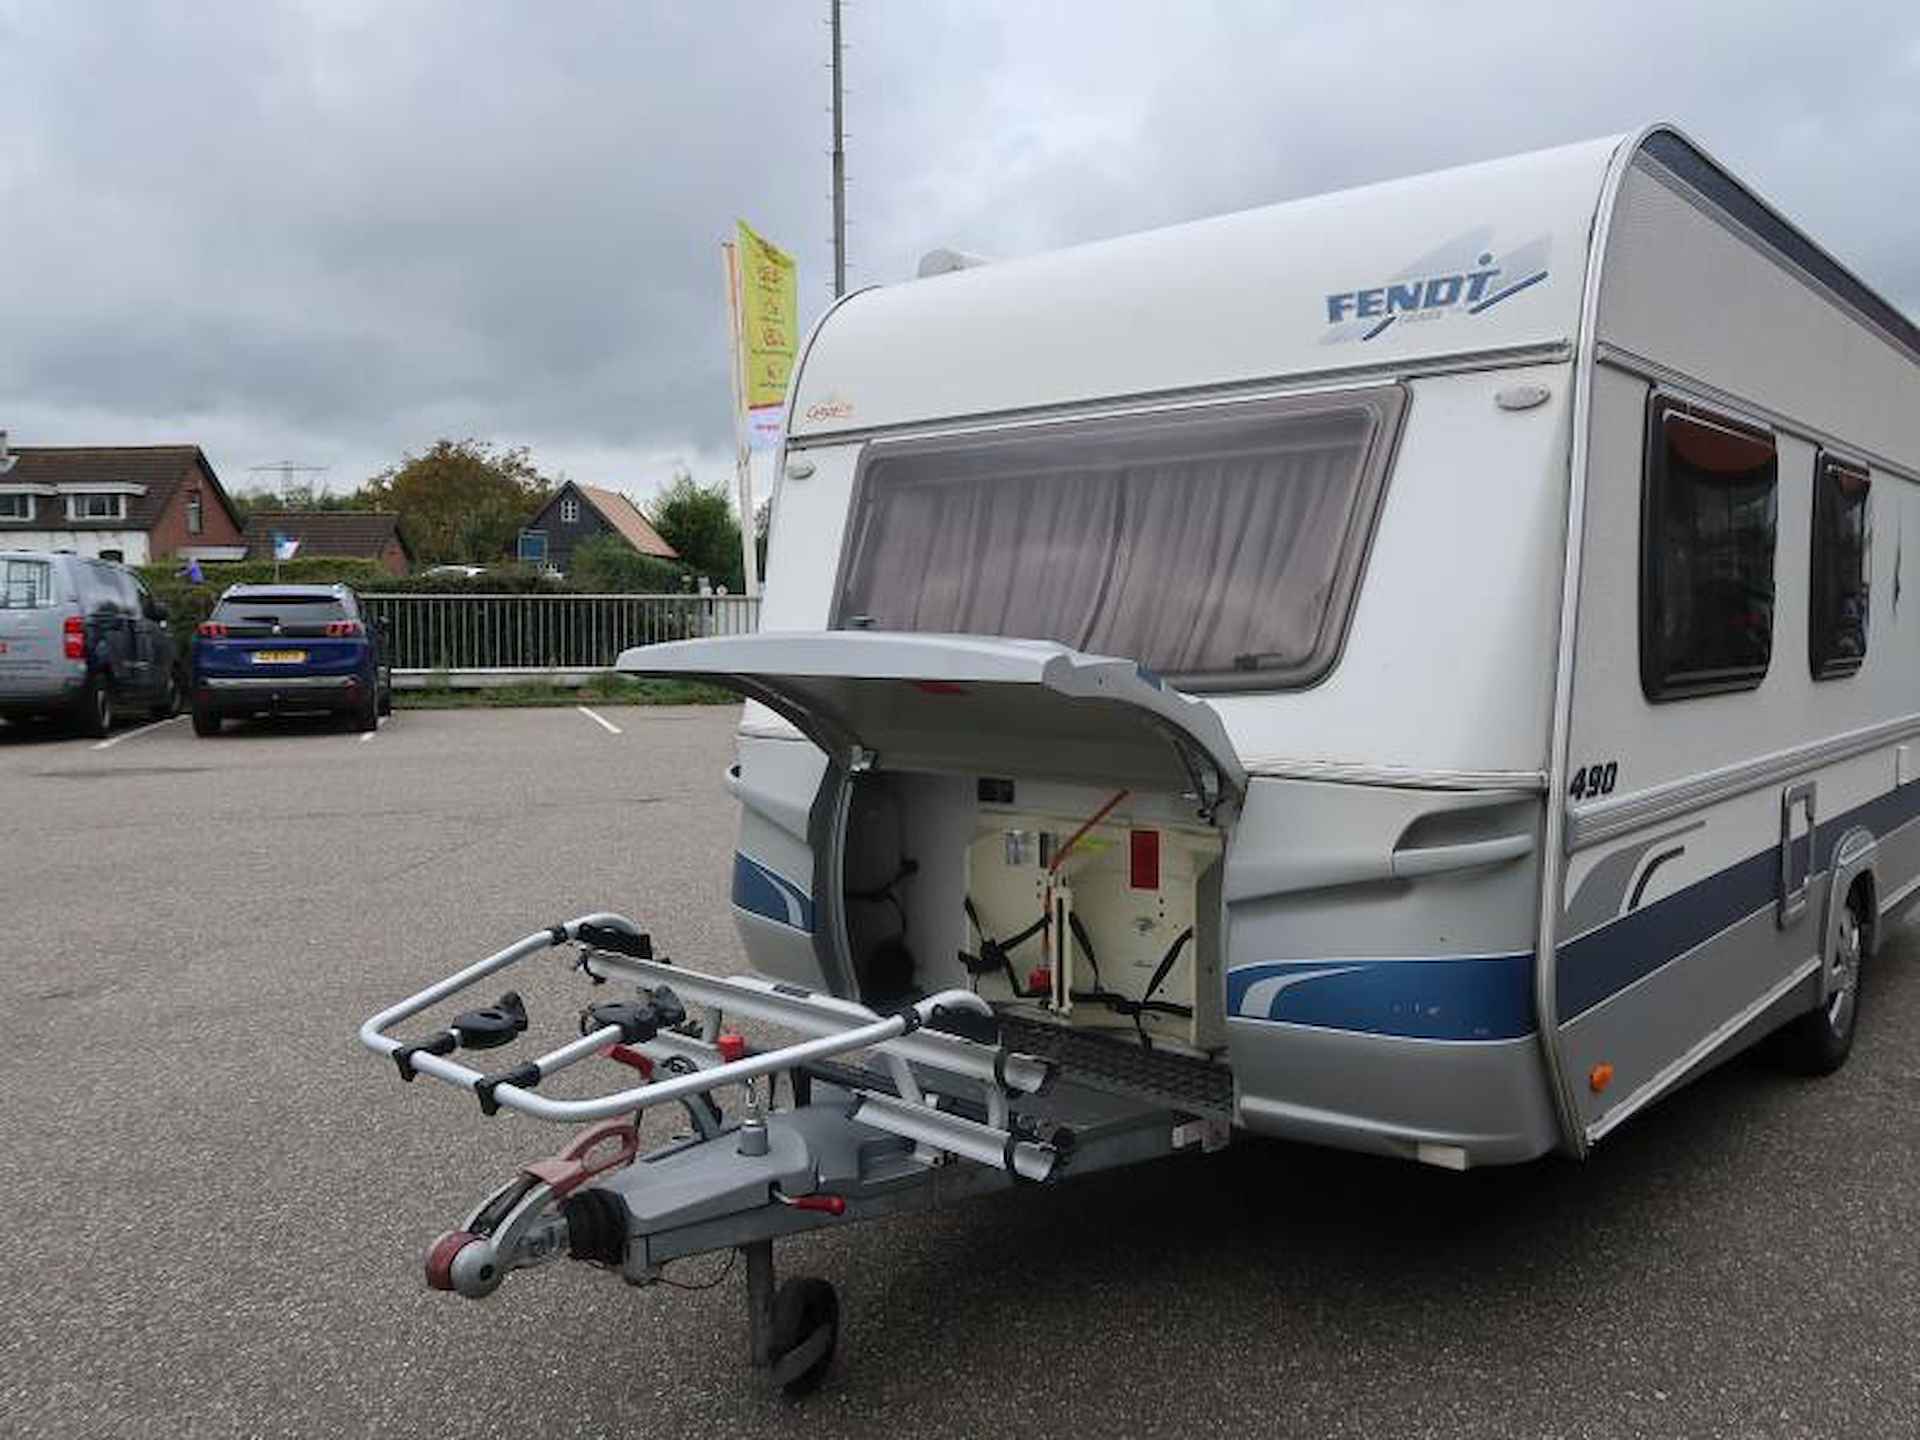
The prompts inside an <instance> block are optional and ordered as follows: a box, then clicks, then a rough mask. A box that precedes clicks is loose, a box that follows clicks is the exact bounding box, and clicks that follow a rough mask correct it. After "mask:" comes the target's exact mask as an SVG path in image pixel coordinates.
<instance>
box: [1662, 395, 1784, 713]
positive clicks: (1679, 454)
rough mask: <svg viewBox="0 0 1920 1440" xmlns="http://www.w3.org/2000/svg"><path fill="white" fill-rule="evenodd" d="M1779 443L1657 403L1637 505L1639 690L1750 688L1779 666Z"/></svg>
mask: <svg viewBox="0 0 1920 1440" xmlns="http://www.w3.org/2000/svg"><path fill="white" fill-rule="evenodd" d="M1777 476H1778V459H1777V455H1776V451H1775V446H1774V440H1773V436H1772V435H1770V434H1768V433H1767V432H1765V431H1762V430H1755V429H1752V428H1751V427H1749V426H1746V425H1742V424H1740V423H1739V422H1737V421H1734V420H1729V419H1726V418H1724V417H1722V416H1718V415H1714V414H1711V413H1709V412H1707V411H1704V410H1702V409H1701V408H1700V407H1698V406H1694V405H1691V404H1689V403H1687V402H1685V401H1681V400H1676V399H1673V398H1671V397H1668V396H1662V395H1656V396H1655V397H1654V399H1653V401H1652V402H1651V406H1650V408H1649V411H1648V424H1647V463H1646V476H1645V486H1644V491H1643V493H1642V496H1641V527H1642V536H1641V541H1642V543H1641V555H1640V685H1641V689H1642V690H1643V692H1644V693H1645V694H1646V697H1647V698H1648V699H1649V700H1676V699H1681V698H1684V697H1686V696H1690V695H1712V694H1719V693H1723V692H1725V691H1729V690H1751V689H1753V688H1754V687H1755V686H1757V685H1759V683H1760V682H1761V680H1763V679H1764V678H1765V677H1766V673H1767V667H1768V665H1769V664H1770V663H1771V662H1772V659H1773V595H1774V586H1773V550H1774V532H1775V529H1776V526H1777V523H1778V514H1779V501H1778V496H1777V494H1776V481H1777Z"/></svg>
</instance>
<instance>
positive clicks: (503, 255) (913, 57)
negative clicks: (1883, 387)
mask: <svg viewBox="0 0 1920 1440" xmlns="http://www.w3.org/2000/svg"><path fill="white" fill-rule="evenodd" d="M822 9H823V7H822V6H821V5H818V4H812V3H793V4H783V5H778V6H769V5H763V4H750V3H726V4H702V5H697V6H696V5H692V4H668V3H660V4H656V5H652V6H645V5H632V4H613V3H605V4H592V5H589V4H569V5H566V6H551V7H550V6H533V5H516V4H507V3H453V0H443V3H437V4H436V3H421V4H414V5H405V6H396V5H390V4H381V3H358V4H343V3H332V4H314V5H311V6H302V5H293V4H267V3H244V0H225V3H208V4H204V5H201V6H196V7H191V8H188V7H179V6H173V5H160V4H151V5H149V4H139V3H125V4H115V5H111V6H104V5H99V6H96V5H77V4H64V3H58V0H44V3H32V4H29V3H21V0H0V54H4V55H5V57H6V61H5V65H4V71H3V72H0V425H6V426H8V427H10V428H11V429H12V430H13V432H14V434H15V437H16V439H17V440H18V441H20V442H21V443H32V442H33V441H35V440H41V441H49V442H51V441H77V440H123V441H139V440H147V439H167V438H181V437H185V438H196V439H201V440H202V441H203V442H204V443H207V444H208V445H209V447H210V449H211V450H212V452H213V456H214V460H215V463H216V465H217V466H219V467H220V468H221V470H222V472H223V473H224V474H226V475H227V476H228V478H229V479H230V480H235V479H238V478H241V477H243V476H244V472H245V470H246V468H247V467H248V466H249V465H252V464H256V463H259V462H261V461H264V460H270V459H278V458H280V457H281V456H282V455H287V454H291V455H293V456H294V458H300V459H311V460H314V461H316V462H319V463H328V464H331V465H332V466H333V467H334V468H333V471H332V478H333V480H334V482H335V483H339V484H352V483H355V482H357V481H358V480H359V479H360V478H363V476H364V475H365V474H366V473H370V471H371V470H373V469H377V468H379V467H380V466H381V465H384V464H386V463H389V462H390V461H391V460H393V459H394V458H397V456H398V455H399V453H400V452H401V451H402V450H403V449H407V448H413V449H418V448H420V447H422V446H424V445H426V444H427V443H429V442H430V441H431V440H432V439H433V438H434V437H435V435H437V434H442V433H451V434H475V435H480V436H484V437H490V438H494V439H497V440H499V441H502V442H503V443H511V444H519V443H525V444H529V445H531V446H532V447H533V449H534V452H535V456H536V458H537V459H539V460H541V461H542V462H543V463H546V464H547V465H549V466H550V467H552V468H566V469H569V470H571V471H573V472H574V473H577V474H580V475H582V477H583V478H590V479H594V480H599V481H603V482H609V483H615V484H621V485H624V486H627V487H628V488H631V489H635V490H642V489H646V488H650V487H651V486H652V485H654V484H657V483H659V482H660V481H662V480H664V479H665V478H666V474H667V467H668V464H669V463H670V457H674V456H684V457H686V458H687V459H688V460H689V462H690V463H693V464H695V465H696V466H697V467H699V468H700V469H701V470H702V472H703V473H708V474H712V475H713V476H714V477H715V478H718V476H719V475H720V474H723V473H724V471H725V468H726V462H725V460H724V456H725V454H726V452H727V448H728V446H729V444H730V429H729V421H728V415H727V382H726V370H725V351H724V345H723V341H722V335H721V326H720V316H721V299H720V271H719V258H718V253H717V244H718V241H719V240H720V239H721V238H722V237H723V236H724V235H725V234H726V232H727V230H728V228H729V227H730V225H731V222H732V220H733V218H734V217H735V216H736V215H740V216H743V217H745V218H748V219H750V220H752V221H753V222H754V223H756V224H757V225H758V226H759V227H760V228H761V229H762V230H763V231H764V232H765V233H766V234H767V235H769V236H770V237H771V238H773V239H774V240H775V241H776V242H778V243H782V244H784V245H786V246H787V247H788V248H790V249H792V250H794V251H795V253H796V254H797V255H798V257H799V259H800V262H801V271H802V299H803V305H802V309H803V315H804V316H808V317H810V316H811V315H812V314H815V313H817V312H818V311H819V309H820V308H821V307H822V306H823V305H824V303H825V300H826V298H827V297H826V290H825V280H826V277H827V274H828V261H829V257H828V250H827V243H826V239H827V224H828V218H827V206H826V189H827V167H826V161H825V156H824V150H825V147H826V143H827V137H826V117H825V114H824V109H825V104H826V77H825V71H824V68H823V65H824V60H825V47H826V35H825V29H824V26H823V24H822V23H821V21H822V13H821V12H822ZM847 14H848V27H849V37H850V40H851V49H850V51H849V54H848V65H849V84H850V86H851V95H850V97H849V127H850V130H851V132H852V138H851V141H850V147H849V155H850V159H849V164H850V171H851V175H852V185H851V192H850V214H851V218H852V220H853V228H852V231H851V237H850V246H851V257H852V261H853V278H854V280H855V281H856V282H857V283H871V282H874V281H887V280H893V279H898V278H902V277H904V276H906V275H909V274H911V272H912V268H913V264H914V262H915V260H916V259H917V257H918V255H919V254H920V253H921V252H922V251H924V250H926V249H929V248H931V247H933V246H935V245H942V244H952V245H957V246H959V247H961V248H965V249H971V250H979V251H983V252H986V253H989V254H1016V253H1021V252H1025V251H1031V250H1035V249H1040V248H1045V247H1049V246H1053V245H1059V244H1067V243H1073V242H1075V241H1080V240H1085V239H1091V238H1095V237H1099V236H1103V235H1109V234H1115V233H1121V232H1125V231H1128V230H1135V229H1141V228H1145V227H1148V226H1152V225H1158V224H1166V223H1171V222H1175V221H1178V220H1182V219H1188V218H1193V217H1196V216H1200V215H1205V214H1211V213H1217V212H1219V211H1222V210H1230V209H1238V208H1243V207H1246V206H1249V205H1257V204H1264V203H1269V202H1272V201H1275V200H1280V199H1286V198H1290V197H1292V196H1296V195H1301V194H1308V193H1313V192H1315V191H1319V190H1324V189H1329V188H1334V187H1338V186H1344V185H1351V184H1358V183H1364V182H1367V181H1371V180H1376V179H1381V178H1386V177H1390V176H1393V175H1397V174H1404V173H1409V172H1413V171H1418V170H1422V169H1428V168H1432V167H1435V166H1439V165H1445V164H1454V163H1459V162H1462V161H1467V160H1473V159H1482V158H1490V157H1493V156H1497V155H1502V154H1508V153H1512V152H1515V151H1518V150H1523V149H1528V148H1532V147H1535V146H1539V145H1544V144H1553V143H1558V142H1562V141H1568V140H1575V139H1581V138H1586V137H1589V136H1592V135H1598V134H1603V133H1607V132H1610V131H1616V130H1622V129H1626V128H1630V127H1631V126H1633V125H1636V124H1638V123H1640V122H1642V121H1643V120H1645V119H1649V118H1655V117H1670V118H1675V119H1678V120H1679V121H1681V122H1682V123H1683V124H1684V125H1686V126H1687V127H1688V128H1689V129H1690V130H1691V131H1692V132H1693V133H1694V134H1695V135H1696V136H1697V138H1699V139H1700V140H1702V141H1703V142H1704V143H1705V144H1706V145H1707V146H1708V147H1709V148H1710V149H1712V150H1714V151H1715V152H1716V153H1717V154H1719V155H1720V156H1722V157H1723V158H1724V159H1726V160H1727V161H1728V162H1729V163H1730V164H1731V165H1733V166H1734V167H1735V168H1736V169H1737V170H1739V171H1740V172H1741V173H1742V174H1743V175H1744V176H1745V177H1746V178H1748V179H1749V180H1750V181H1752V182H1753V183H1755V184H1756V185H1757V186H1758V187H1759V188H1760V189H1761V190H1762V192H1763V193H1765V194H1766V195H1767V196H1768V197H1769V198H1771V199H1772V200H1774V201H1775V202H1776V203H1778V204H1780V205H1781V206H1782V208H1784V209H1785V210H1786V211H1787V212H1788V213H1789V214H1790V215H1792V216H1793V217H1794V218H1796V219H1798V220H1800V221H1801V222H1802V223H1803V224H1804V225H1805V226H1806V227H1807V228H1808V229H1809V230H1810V231H1811V232H1812V233H1813V234H1814V235H1815V236H1816V237H1817V238H1819V239H1821V240H1822V241H1823V242H1824V243H1826V244H1827V245H1828V246H1829V247H1830V248H1832V249H1833V250H1835V251H1836V253H1838V254H1839V255H1840V256H1842V258H1844V259H1846V260H1848V261H1849V262H1850V263H1852V264H1854V265H1855V266H1856V267H1857V268H1859V269H1860V270H1861V271H1862V272H1863V274H1865V276H1866V277H1867V279H1868V280H1869V281H1870V282H1871V283H1874V284H1877V285H1879V286H1881V287H1882V288H1883V289H1885V290H1886V291H1887V292H1888V293H1889V294H1890V296H1891V297H1892V298H1893V299H1894V300H1895V301H1896V302H1897V303H1902V304H1904V305H1905V306H1906V307H1907V308H1909V309H1910V310H1912V309H1915V308H1920V247H1916V246H1915V245H1914V244H1913V241H1912V223H1911V220H1910V217H1911V216H1912V215H1913V214H1915V213H1920V167H1917V166H1915V165H1913V164H1912V163H1911V162H1910V160H1909V157H1910V156H1911V155H1912V154H1914V153H1915V147H1916V142H1920V101H1916V100H1915V99H1914V97H1915V95H1916V94H1917V93H1920V85H1916V81H1920V15H1916V12H1915V11H1914V9H1913V7H1912V6H1910V5H1907V4H1904V3H1897V0H1894V3H1885V4H1879V5H1867V4H1856V5H1841V6H1834V5H1817V6H1816V5H1804V6H1771V7H1754V6H1751V5H1747V4H1732V3H1724V4H1710V5H1703V6H1693V7H1682V6H1674V5H1671V4H1649V3H1632V4H1616V5H1611V6H1607V7H1581V8H1579V9H1573V8H1571V7H1558V6H1548V7H1542V6H1535V7H1510V8H1508V9H1506V10H1493V9H1488V8H1486V7H1467V6H1441V5H1434V6H1418V7H1412V6H1403V5H1375V4H1353V5H1343V6H1306V5H1290V6H1264V5H1253V4H1244V5H1242V4H1225V3H1221V4H1213V5H1206V4H1192V5H1183V6H1179V7H1172V6H1165V5H1159V4H1136V5H1124V4H1098V5H1095V4H1091V3H1089V4H1085V5H1051V6H1049V5H1021V4H1012V3H1008V4H1001V5H992V6H989V5H982V4H975V3H966V0H954V3H943V4H911V5H910V4H888V3H879V0H871V3H862V4H858V5H853V6H850V7H849V9H848V12H847Z"/></svg>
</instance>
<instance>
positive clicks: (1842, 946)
mask: <svg viewBox="0 0 1920 1440" xmlns="http://www.w3.org/2000/svg"><path fill="white" fill-rule="evenodd" d="M1867 894H1868V892H1867V887H1866V886H1865V885H1864V884H1856V885H1854V887H1853V888H1852V889H1851V890H1849V891H1848V892H1847V904H1846V908H1845V909H1844V910H1842V911H1841V912H1840V921H1839V924H1837V925H1836V926H1834V937H1833V945H1832V946H1831V947H1830V950H1829V953H1828V955H1827V957H1826V961H1825V964H1826V967H1827V974H1826V987H1825V988H1826V991H1827V1000H1826V1003H1825V1004H1823V1005H1820V1006H1817V1007H1816V1008H1814V1009H1812V1010H1809V1011H1808V1012H1807V1013H1806V1014H1804V1015H1802V1016H1801V1017H1800V1018H1799V1019H1797V1020H1794V1021H1792V1022H1790V1023H1789V1024H1787V1025H1786V1026H1785V1027H1783V1028H1782V1029H1781V1030H1780V1031H1779V1032H1778V1034H1777V1035H1776V1036H1775V1037H1774V1054H1775V1057H1776V1058H1777V1059H1778V1060H1779V1061H1780V1063H1781V1064H1782V1065H1784V1066H1785V1067H1786V1068H1787V1069H1789V1070H1791V1071H1793V1072H1794V1073H1795V1074H1797V1075H1831V1074H1832V1073H1833V1072H1834V1071H1836V1070H1838V1069H1839V1068H1840V1067H1841V1066H1842V1065H1844V1064H1846V1063H1847V1056H1848V1055H1849V1054H1851V1053H1852V1051H1853V1035H1854V1031H1855V1030H1856V1029H1857V1028H1858V1027H1859V1024H1860V970H1861V964H1862V962H1863V961H1864V960H1865V958H1866V950H1867V932H1868V927H1869V926H1870V925H1871V924H1872V923H1873V921H1872V914H1871V905H1872V902H1871V901H1870V900H1868V898H1867Z"/></svg>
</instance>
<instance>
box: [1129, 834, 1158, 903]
mask: <svg viewBox="0 0 1920 1440" xmlns="http://www.w3.org/2000/svg"><path fill="white" fill-rule="evenodd" d="M1127 883H1128V884H1129V885H1131V886H1133V888H1134V889H1136V890H1158V889H1159V888H1160V832H1159V831H1158V830H1132V831H1129V832H1128V833H1127Z"/></svg>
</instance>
